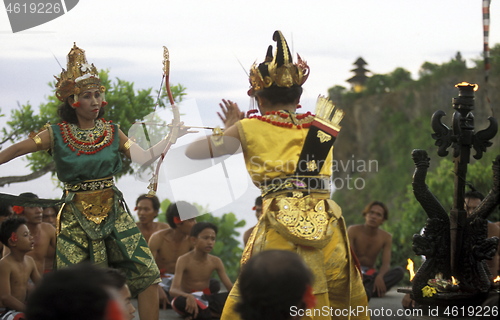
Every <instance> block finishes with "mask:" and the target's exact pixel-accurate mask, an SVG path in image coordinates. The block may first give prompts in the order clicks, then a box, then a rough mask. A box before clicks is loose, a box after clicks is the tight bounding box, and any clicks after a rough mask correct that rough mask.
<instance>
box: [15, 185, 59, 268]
mask: <svg viewBox="0 0 500 320" xmlns="http://www.w3.org/2000/svg"><path fill="white" fill-rule="evenodd" d="M19 196H21V197H26V198H33V199H38V196H37V195H36V194H33V193H31V192H26V193H22V194H20V195H19ZM13 209H14V212H15V213H16V214H18V215H19V216H20V217H23V218H25V219H26V225H27V226H28V229H29V230H30V233H31V235H32V236H33V239H35V248H34V249H33V251H31V252H29V253H28V255H29V256H32V257H33V259H35V262H36V265H37V268H38V272H39V273H40V274H44V273H46V271H45V269H46V267H47V268H48V269H49V270H50V269H52V266H51V265H49V261H53V259H54V256H55V252H56V228H54V226H53V225H51V224H50V223H47V222H43V220H42V219H43V210H42V208H41V207H21V206H14V207H13Z"/></svg>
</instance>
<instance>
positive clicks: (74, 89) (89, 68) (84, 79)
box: [54, 43, 106, 101]
mask: <svg viewBox="0 0 500 320" xmlns="http://www.w3.org/2000/svg"><path fill="white" fill-rule="evenodd" d="M67 68H68V69H67V70H65V69H64V68H63V69H62V72H61V74H60V75H59V77H56V76H54V78H56V80H57V83H56V88H57V89H56V96H57V98H58V99H59V100H61V101H65V100H66V98H68V97H69V96H71V95H74V96H75V101H78V94H80V92H83V91H85V90H87V89H99V91H100V92H102V93H103V92H104V91H106V88H105V87H104V86H102V85H101V80H100V79H99V74H98V72H97V69H96V67H95V66H94V64H89V63H88V62H87V58H85V51H84V50H83V49H80V48H78V47H77V46H76V43H74V44H73V48H71V50H70V52H69V53H68V61H67Z"/></svg>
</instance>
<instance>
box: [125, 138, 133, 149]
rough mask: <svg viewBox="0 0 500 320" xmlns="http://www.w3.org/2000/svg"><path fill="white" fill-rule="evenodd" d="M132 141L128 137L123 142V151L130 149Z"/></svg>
mask: <svg viewBox="0 0 500 320" xmlns="http://www.w3.org/2000/svg"><path fill="white" fill-rule="evenodd" d="M133 143H134V141H132V140H130V139H128V140H127V141H126V142H125V143H124V144H123V151H127V150H129V149H130V147H131V146H132V144H133Z"/></svg>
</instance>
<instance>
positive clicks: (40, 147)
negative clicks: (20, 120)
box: [31, 135, 43, 151]
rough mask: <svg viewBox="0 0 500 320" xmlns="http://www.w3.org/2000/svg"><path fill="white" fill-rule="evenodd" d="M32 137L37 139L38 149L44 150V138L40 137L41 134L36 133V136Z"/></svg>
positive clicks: (34, 139)
mask: <svg viewBox="0 0 500 320" xmlns="http://www.w3.org/2000/svg"><path fill="white" fill-rule="evenodd" d="M31 139H33V141H35V144H36V151H40V150H43V146H42V138H40V136H39V135H36V136H33V137H31Z"/></svg>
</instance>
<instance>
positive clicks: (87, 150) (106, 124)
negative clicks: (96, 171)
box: [57, 119, 115, 156]
mask: <svg viewBox="0 0 500 320" xmlns="http://www.w3.org/2000/svg"><path fill="white" fill-rule="evenodd" d="M57 125H58V126H59V128H60V130H61V135H62V138H63V142H64V143H65V144H66V145H67V146H68V148H70V149H71V151H73V152H76V155H77V156H79V155H81V154H88V155H90V154H95V153H96V152H99V151H101V150H102V149H104V148H106V147H107V146H110V145H111V144H112V143H113V140H114V132H115V128H114V126H113V125H111V121H106V120H104V119H99V120H97V121H96V122H95V126H94V127H93V128H90V129H80V128H79V127H78V126H77V125H76V124H73V123H68V122H66V121H63V122H62V123H58V124H57Z"/></svg>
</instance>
